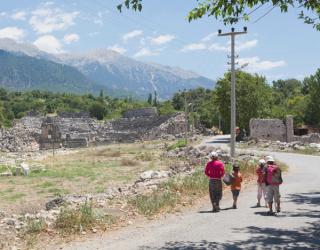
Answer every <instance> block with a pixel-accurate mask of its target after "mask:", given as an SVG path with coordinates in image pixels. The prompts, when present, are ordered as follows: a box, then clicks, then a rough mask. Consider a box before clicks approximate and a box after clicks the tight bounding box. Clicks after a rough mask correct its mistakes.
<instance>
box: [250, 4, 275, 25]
mask: <svg viewBox="0 0 320 250" xmlns="http://www.w3.org/2000/svg"><path fill="white" fill-rule="evenodd" d="M278 3H279V1H277V2H276V3H275V4H274V5H273V6H272V7H271V9H269V10H268V11H267V12H266V13H264V14H263V15H262V16H261V17H259V18H258V19H256V20H255V21H254V22H253V24H256V23H257V22H259V21H260V20H261V19H262V18H264V17H265V16H267V15H268V14H270V13H271V11H273V10H274V9H275V8H276V7H277V6H278Z"/></svg>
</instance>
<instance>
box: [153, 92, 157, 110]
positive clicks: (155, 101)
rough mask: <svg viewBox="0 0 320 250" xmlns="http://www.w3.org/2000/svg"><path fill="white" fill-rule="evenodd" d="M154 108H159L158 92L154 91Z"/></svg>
mask: <svg viewBox="0 0 320 250" xmlns="http://www.w3.org/2000/svg"><path fill="white" fill-rule="evenodd" d="M153 106H154V107H157V106H158V97H157V91H154V99H153Z"/></svg>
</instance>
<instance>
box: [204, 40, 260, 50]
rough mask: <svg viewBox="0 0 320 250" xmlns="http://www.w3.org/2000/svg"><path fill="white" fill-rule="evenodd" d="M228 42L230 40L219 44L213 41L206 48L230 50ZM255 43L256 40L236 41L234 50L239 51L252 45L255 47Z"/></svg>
mask: <svg viewBox="0 0 320 250" xmlns="http://www.w3.org/2000/svg"><path fill="white" fill-rule="evenodd" d="M230 44H231V42H230V41H229V42H228V43H227V45H220V44H218V43H213V44H211V45H210V46H209V47H208V49H209V50H210V51H230V50H231V48H230ZM257 44H258V40H250V41H245V42H238V43H237V44H236V46H235V50H236V52H239V51H242V50H245V49H251V48H253V47H256V46H257Z"/></svg>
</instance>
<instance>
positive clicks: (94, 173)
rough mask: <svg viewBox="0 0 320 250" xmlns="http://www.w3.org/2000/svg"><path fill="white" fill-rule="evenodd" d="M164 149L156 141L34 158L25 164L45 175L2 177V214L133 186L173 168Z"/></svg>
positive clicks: (36, 208)
mask: <svg viewBox="0 0 320 250" xmlns="http://www.w3.org/2000/svg"><path fill="white" fill-rule="evenodd" d="M163 149H164V142H161V141H152V142H143V143H142V142H141V143H134V144H112V145H107V146H99V147H93V148H85V149H77V150H66V151H58V152H56V154H55V156H53V155H52V152H51V151H46V152H43V153H41V155H40V156H39V155H37V156H33V155H30V156H29V157H26V158H25V159H24V161H25V162H27V163H28V164H29V165H30V166H34V165H35V166H42V168H44V169H45V171H39V172H31V174H30V176H29V177H25V176H10V177H0V178H1V179H0V180H1V181H0V211H3V212H5V213H9V214H10V213H15V214H19V213H33V212H35V211H37V210H39V209H40V208H44V205H45V203H46V202H47V201H48V200H51V199H53V198H54V197H57V196H59V195H65V194H69V193H70V194H88V193H92V194H96V193H102V192H104V190H105V189H106V188H108V187H112V186H116V187H118V186H121V185H123V184H127V183H132V182H133V181H134V180H136V179H137V178H138V176H139V175H140V174H141V173H142V172H144V171H146V170H164V169H166V168H168V166H170V160H169V159H167V158H163V157H162V156H161V155H162V152H163ZM2 157H6V156H5V155H3V156H2Z"/></svg>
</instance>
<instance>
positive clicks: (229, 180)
mask: <svg viewBox="0 0 320 250" xmlns="http://www.w3.org/2000/svg"><path fill="white" fill-rule="evenodd" d="M233 179H234V177H233V176H232V175H231V174H229V173H226V174H225V175H224V177H223V179H222V180H223V183H224V184H226V185H227V186H230V185H231V184H232V182H233Z"/></svg>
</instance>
